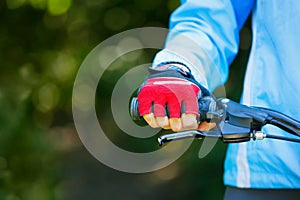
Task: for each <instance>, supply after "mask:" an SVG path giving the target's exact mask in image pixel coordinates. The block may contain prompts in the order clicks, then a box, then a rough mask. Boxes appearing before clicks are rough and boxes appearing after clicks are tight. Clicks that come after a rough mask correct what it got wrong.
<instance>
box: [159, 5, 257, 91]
mask: <svg viewBox="0 0 300 200" xmlns="http://www.w3.org/2000/svg"><path fill="white" fill-rule="evenodd" d="M254 4H255V0H243V1H241V0H231V1H230V0H214V1H211V0H185V1H182V5H181V6H180V7H179V8H178V9H177V10H175V12H173V14H172V15H171V18H170V33H169V35H168V37H167V41H166V44H165V49H163V50H162V51H160V52H159V53H158V54H157V55H156V57H155V59H154V62H153V66H154V67H155V66H157V65H159V64H161V63H167V62H179V63H183V64H185V65H186V66H188V67H189V68H190V69H191V71H192V74H193V75H194V76H195V78H196V80H197V81H199V82H200V83H201V84H202V85H204V86H206V87H207V88H208V89H209V90H210V91H212V90H214V89H215V88H216V87H217V86H219V85H220V84H222V83H224V82H225V81H226V79H227V76H228V66H229V65H230V64H231V62H232V61H233V59H234V57H235V56H236V54H237V51H238V44H239V30H240V29H241V28H242V26H243V24H244V22H245V20H246V19H247V17H248V15H249V13H250V11H251V10H252V8H253V7H254Z"/></svg>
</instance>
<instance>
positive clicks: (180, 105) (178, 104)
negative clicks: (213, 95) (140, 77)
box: [138, 64, 206, 118]
mask: <svg viewBox="0 0 300 200" xmlns="http://www.w3.org/2000/svg"><path fill="white" fill-rule="evenodd" d="M149 72H150V75H149V76H148V78H147V80H146V81H145V83H144V84H143V85H142V87H141V88H140V91H139V94H138V102H139V106H138V110H139V113H140V115H141V116H143V115H145V114H149V113H154V116H155V117H162V116H169V117H170V118H180V117H181V114H183V113H185V114H195V115H199V111H198V99H199V98H200V97H201V96H202V95H201V91H202V88H203V87H202V86H200V84H199V83H198V82H197V81H195V79H194V77H193V76H192V75H191V73H190V71H189V69H188V68H187V67H184V66H183V67H179V66H178V64H176V65H172V64H169V65H164V66H162V67H159V68H158V69H151V68H150V69H149ZM200 88H201V89H200ZM205 92H206V91H205Z"/></svg>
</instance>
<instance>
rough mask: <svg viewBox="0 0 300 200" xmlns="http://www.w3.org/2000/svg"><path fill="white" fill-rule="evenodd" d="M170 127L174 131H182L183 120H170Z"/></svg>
mask: <svg viewBox="0 0 300 200" xmlns="http://www.w3.org/2000/svg"><path fill="white" fill-rule="evenodd" d="M169 121H170V127H171V129H172V130H173V131H175V132H177V131H181V129H182V124H181V119H180V118H170V120H169Z"/></svg>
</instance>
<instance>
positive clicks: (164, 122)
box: [156, 116, 170, 129]
mask: <svg viewBox="0 0 300 200" xmlns="http://www.w3.org/2000/svg"><path fill="white" fill-rule="evenodd" d="M156 122H157V124H158V126H160V127H162V128H164V129H170V123H169V119H168V117H167V116H163V117H156Z"/></svg>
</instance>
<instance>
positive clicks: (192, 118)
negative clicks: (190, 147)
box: [181, 113, 198, 130]
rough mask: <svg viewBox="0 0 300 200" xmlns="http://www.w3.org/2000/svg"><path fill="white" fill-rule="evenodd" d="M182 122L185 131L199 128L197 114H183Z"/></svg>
mask: <svg viewBox="0 0 300 200" xmlns="http://www.w3.org/2000/svg"><path fill="white" fill-rule="evenodd" d="M181 122H182V128H183V129H185V130H187V129H197V128H198V123H197V115H195V114H185V113H183V114H182V115H181Z"/></svg>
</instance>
